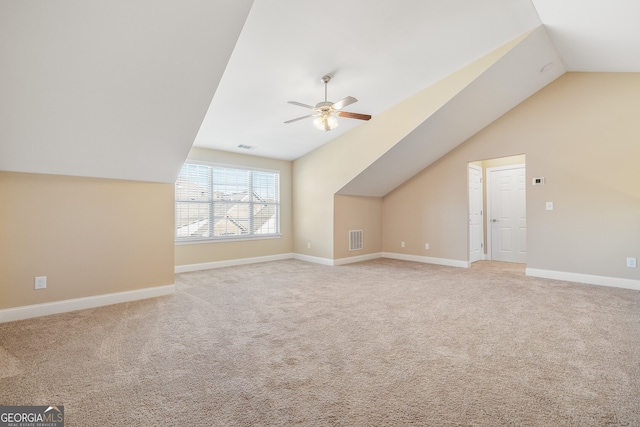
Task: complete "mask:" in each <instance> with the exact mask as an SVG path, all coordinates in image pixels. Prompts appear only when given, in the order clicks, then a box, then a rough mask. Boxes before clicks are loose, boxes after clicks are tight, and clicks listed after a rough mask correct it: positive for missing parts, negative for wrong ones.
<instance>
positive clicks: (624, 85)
mask: <svg viewBox="0 0 640 427" xmlns="http://www.w3.org/2000/svg"><path fill="white" fill-rule="evenodd" d="M639 117H640V74H639V73H629V74H622V73H620V74H613V73H611V74H606V73H569V74H566V75H564V76H563V77H561V78H559V79H558V80H556V81H555V82H553V83H551V84H550V85H548V86H547V87H545V88H544V89H542V90H541V91H539V92H538V93H537V94H535V95H534V96H532V97H530V98H529V99H527V100H526V101H524V102H523V103H521V104H520V105H519V106H517V107H516V108H514V109H513V110H511V111H510V112H508V113H507V114H505V115H504V116H503V117H502V118H500V119H498V120H497V121H495V122H494V123H493V124H491V125H490V126H488V127H487V128H485V129H484V130H482V131H481V132H479V133H478V134H476V135H475V136H474V137H472V138H470V139H469V140H468V141H466V142H465V143H464V144H462V145H461V146H459V147H458V148H456V149H455V150H453V151H452V152H450V153H449V154H448V155H447V156H445V157H443V158H442V159H440V160H439V161H438V162H436V163H435V164H433V165H432V166H431V167H429V168H427V169H426V170H424V171H423V172H422V173H420V174H418V175H417V176H415V177H414V178H413V179H411V180H410V181H408V182H407V183H405V184H404V185H402V186H401V187H399V188H397V189H396V190H395V191H393V192H391V193H390V194H388V195H387V196H386V197H385V198H384V201H383V250H384V251H388V252H396V253H402V252H407V253H410V254H413V255H423V256H432V257H440V258H445V259H454V260H468V254H467V247H468V245H467V243H468V230H467V203H468V202H467V172H466V170H467V164H468V162H471V161H476V160H479V159H490V158H497V157H504V156H511V155H517V154H525V155H526V166H527V181H528V182H527V228H528V230H527V249H528V263H527V265H528V267H531V268H537V269H544V270H555V271H564V272H574V273H583V274H591V275H599V276H607V277H620V278H629V279H638V278H640V269H638V268H635V269H633V268H627V267H626V264H625V261H626V257H637V258H640V185H638V183H639V182H640V167H638V164H637V163H638V160H639V159H640V143H639V141H640V120H638V118H639ZM534 176H535V177H539V176H542V177H545V179H546V183H545V185H543V186H535V187H533V186H532V185H531V181H530V178H531V177H534ZM547 201H552V202H554V210H553V211H546V210H545V202H547ZM401 240H405V241H407V247H406V248H405V249H404V251H402V250H400V248H399V242H400V241H401ZM425 242H429V243H430V245H431V248H430V250H428V251H426V250H424V243H425Z"/></svg>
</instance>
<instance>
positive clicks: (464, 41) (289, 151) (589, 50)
mask: <svg viewBox="0 0 640 427" xmlns="http://www.w3.org/2000/svg"><path fill="white" fill-rule="evenodd" d="M638 18H640V1H637V0H607V1H599V0H533V2H532V1H530V0H447V1H444V0H403V1H400V2H395V3H393V5H390V3H389V2H388V1H386V0H349V1H346V2H345V1H343V0H327V1H322V2H317V1H299V0H260V1H256V2H255V3H254V5H253V8H252V9H251V12H250V14H249V17H248V19H247V22H246V24H245V27H244V29H243V31H242V34H241V35H240V38H239V39H238V43H237V45H236V47H235V49H234V52H233V55H232V56H231V60H230V61H229V64H228V65H227V68H226V70H225V73H224V75H223V77H222V80H221V82H220V85H219V87H218V90H217V91H216V94H215V96H214V98H213V102H212V104H211V106H210V108H209V112H208V114H207V116H206V118H205V120H204V122H203V124H202V127H201V128H200V131H199V133H198V135H197V137H196V140H195V144H194V145H195V146H198V147H206V148H214V149H219V150H225V151H235V152H245V153H247V154H252V155H258V156H265V157H273V158H280V159H287V160H293V159H296V158H298V157H300V156H302V155H304V154H305V153H307V152H309V151H311V150H313V149H315V148H317V147H318V146H320V145H322V144H324V143H326V142H328V141H329V140H331V139H333V138H335V137H337V136H338V135H340V134H342V133H344V132H347V131H348V130H349V129H352V128H353V127H355V126H359V125H360V126H366V122H362V121H359V120H350V119H340V120H339V121H340V126H339V127H338V129H336V130H334V131H331V132H322V131H318V130H316V129H315V128H314V127H313V125H312V121H311V119H307V120H302V121H298V122H294V123H291V124H284V123H283V122H284V121H285V120H288V119H292V118H295V117H299V116H303V115H306V114H308V110H305V109H303V108H300V107H297V106H293V105H290V104H287V103H286V102H287V101H289V100H295V101H299V102H302V103H305V104H312V105H314V104H315V103H317V102H318V101H321V100H323V96H324V92H323V85H322V83H321V81H320V78H321V77H322V76H323V75H324V74H327V73H330V74H332V75H334V79H333V80H332V81H331V83H330V84H329V100H330V101H337V100H339V99H341V98H343V97H345V96H347V95H352V96H355V97H356V98H358V99H359V102H358V103H356V104H353V105H351V106H349V107H347V108H345V110H348V111H353V112H359V113H365V114H372V115H373V116H374V117H375V116H376V114H379V113H381V112H382V111H384V110H386V109H388V108H390V107H392V106H393V105H395V104H397V103H399V102H400V101H402V100H404V99H406V98H408V97H409V96H411V95H413V94H415V93H417V92H419V91H421V90H422V89H424V88H426V87H428V86H430V85H432V84H434V83H435V82H437V81H438V80H440V79H442V78H444V77H446V76H447V75H449V74H451V73H452V72H453V71H455V70H458V69H460V68H462V67H463V66H465V65H467V64H469V63H471V62H472V61H474V60H476V59H478V58H480V57H481V56H483V55H485V54H487V53H488V52H490V51H491V50H493V49H495V48H497V47H499V46H501V45H503V44H504V43H506V42H508V41H510V40H512V39H514V38H515V37H517V36H519V35H521V34H522V33H524V32H526V31H528V30H531V29H532V28H534V27H536V26H538V25H540V24H541V23H542V24H544V25H545V27H546V28H547V31H548V33H549V36H550V38H551V40H552V42H553V45H554V46H555V48H556V49H557V52H558V54H559V55H560V58H561V62H562V64H560V66H561V67H562V65H564V68H565V69H566V70H568V71H636V72H637V71H640V25H638V24H637V21H638ZM477 130H479V129H476V131H477ZM238 145H248V146H252V147H254V149H252V150H250V151H248V152H247V151H244V150H242V149H239V148H238Z"/></svg>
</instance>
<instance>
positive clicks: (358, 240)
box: [349, 230, 362, 251]
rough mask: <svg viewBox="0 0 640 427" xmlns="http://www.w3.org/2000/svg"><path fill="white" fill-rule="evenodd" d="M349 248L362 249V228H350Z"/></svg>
mask: <svg viewBox="0 0 640 427" xmlns="http://www.w3.org/2000/svg"><path fill="white" fill-rule="evenodd" d="M349 250H350V251H359V250H362V230H349Z"/></svg>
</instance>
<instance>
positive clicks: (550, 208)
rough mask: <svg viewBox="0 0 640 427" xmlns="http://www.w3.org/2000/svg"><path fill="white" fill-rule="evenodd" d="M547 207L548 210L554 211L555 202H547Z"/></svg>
mask: <svg viewBox="0 0 640 427" xmlns="http://www.w3.org/2000/svg"><path fill="white" fill-rule="evenodd" d="M546 208H547V210H548V211H552V210H553V202H547V204H546Z"/></svg>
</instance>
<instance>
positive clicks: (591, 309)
mask: <svg viewBox="0 0 640 427" xmlns="http://www.w3.org/2000/svg"><path fill="white" fill-rule="evenodd" d="M176 285H177V289H178V290H177V293H176V294H174V295H171V296H167V297H161V298H156V299H151V300H145V301H138V302H134V303H126V304H120V305H114V306H109V307H102V308H97V309H92V310H84V311H78V312H73V313H66V314H61V315H54V316H48V317H42V318H37V319H30V320H25V321H18V322H12V323H5V324H0V405H48V404H61V405H64V407H65V416H66V424H65V425H66V426H67V427H71V426H105V425H109V426H163V425H171V426H178V425H179V426H183V425H184V426H292V425H299V426H407V425H415V426H640V292H638V291H632V290H625V289H617V288H607V287H599V286H591V285H581V284H572V283H567V282H558V281H551V280H544V279H536V278H530V277H525V276H524V266H522V265H513V264H504V265H500V264H496V263H488V262H479V263H475V264H474V265H473V267H472V268H470V269H460V268H451V267H443V266H436V265H428V264H420V263H411V262H404V261H397V260H390V259H378V260H374V261H368V262H363V263H358V264H352V265H347V266H341V267H327V266H321V265H315V264H310V263H305V262H301V261H295V260H287V261H278V262H271V263H264V264H254V265H246V266H241V267H230V268H221V269H216V270H209V271H202V272H194V273H184V274H179V275H176Z"/></svg>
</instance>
